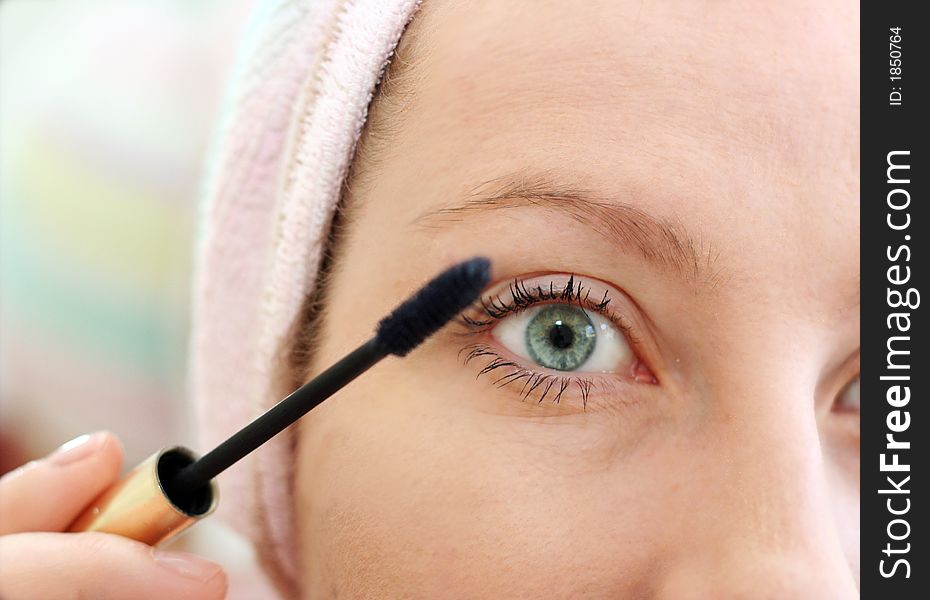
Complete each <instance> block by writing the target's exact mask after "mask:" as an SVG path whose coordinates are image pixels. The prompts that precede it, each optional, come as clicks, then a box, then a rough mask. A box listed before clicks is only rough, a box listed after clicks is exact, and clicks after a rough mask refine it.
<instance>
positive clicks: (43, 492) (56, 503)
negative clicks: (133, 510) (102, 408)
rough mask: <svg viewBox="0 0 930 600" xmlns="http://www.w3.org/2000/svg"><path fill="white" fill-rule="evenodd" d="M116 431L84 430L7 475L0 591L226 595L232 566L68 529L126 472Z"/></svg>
mask: <svg viewBox="0 0 930 600" xmlns="http://www.w3.org/2000/svg"><path fill="white" fill-rule="evenodd" d="M122 462H123V451H122V447H121V446H120V443H119V440H118V439H117V438H116V436H114V435H113V434H111V433H106V432H100V433H96V434H93V435H90V436H82V437H80V438H77V439H76V440H73V441H72V442H69V443H68V444H65V445H64V446H62V447H61V448H59V449H58V450H57V451H56V452H54V453H53V454H51V455H50V456H48V457H46V458H44V459H41V460H37V461H33V462H30V463H28V464H26V465H23V466H22V467H20V468H18V469H16V470H15V471H13V472H11V473H8V474H6V475H5V476H3V478H0V598H4V599H5V600H18V599H20V598H22V599H24V600H26V599H28V600H32V599H34V598H43V599H48V600H55V599H59V598H61V599H76V598H114V599H115V598H127V599H134V600H135V599H138V600H145V599H147V598H152V599H158V600H163V599H164V598H178V599H191V600H193V599H196V600H221V599H222V598H224V597H225V595H226V574H225V573H224V572H223V570H222V568H221V567H220V566H219V565H216V564H214V563H211V562H207V561H205V560H203V559H201V558H198V557H196V556H194V555H191V554H186V553H181V552H165V551H160V550H156V549H154V548H152V547H151V546H148V545H146V544H143V543H141V542H137V541H135V540H130V539H128V538H124V537H121V536H118V535H112V534H108V533H95V532H84V533H61V532H63V531H64V530H65V529H66V528H67V527H68V526H69V525H70V524H71V522H72V521H74V520H75V519H76V518H77V517H78V515H80V514H81V512H82V511H83V510H84V508H85V507H86V506H87V505H89V504H90V503H91V502H92V501H93V500H94V499H95V498H96V497H97V495H98V494H100V493H101V492H102V491H104V490H105V489H107V488H108V487H109V486H110V485H112V484H113V483H114V482H115V481H116V480H117V478H118V476H119V471H120V466H121V464H122Z"/></svg>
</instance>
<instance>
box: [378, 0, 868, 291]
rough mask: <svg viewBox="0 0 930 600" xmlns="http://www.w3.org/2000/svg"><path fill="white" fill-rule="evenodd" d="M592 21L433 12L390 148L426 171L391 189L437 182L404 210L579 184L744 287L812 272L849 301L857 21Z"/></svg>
mask: <svg viewBox="0 0 930 600" xmlns="http://www.w3.org/2000/svg"><path fill="white" fill-rule="evenodd" d="M811 5H813V6H811ZM583 6H584V9H579V8H578V7H579V4H577V3H571V2H564V1H542V0H533V1H512V2H497V1H493V0H484V1H449V2H445V1H441V0H440V1H435V0H434V1H431V0H426V1H425V2H424V7H423V12H422V14H421V15H419V16H418V17H417V18H416V19H414V22H413V25H412V27H411V30H410V31H409V32H408V34H407V35H409V36H413V37H414V38H415V39H416V48H415V50H414V54H415V56H413V57H412V58H413V60H414V64H413V65H412V69H411V73H412V75H411V78H412V81H413V82H414V85H412V86H411V89H412V90H413V93H412V95H411V97H410V99H409V102H408V105H407V106H406V110H405V111H404V113H403V115H402V117H401V118H402V119H403V126H402V127H399V128H397V130H396V131H397V132H398V138H399V139H398V140H396V141H397V143H396V144H394V145H393V148H394V152H395V153H396V154H397V155H401V154H402V155H403V162H405V163H407V164H417V165H418V167H417V168H416V169H412V170H408V171H409V172H407V173H406V174H404V173H401V174H397V175H396V176H397V177H400V178H401V179H399V180H397V183H398V187H399V188H402V189H407V190H409V189H416V188H419V189H423V188H424V180H425V179H430V180H431V183H429V184H427V185H428V186H432V189H431V190H430V191H431V192H433V193H431V194H427V195H428V197H429V198H431V199H432V200H430V199H424V198H423V197H419V198H417V197H416V196H410V200H409V203H410V204H411V206H410V207H409V208H410V212H409V213H408V214H407V216H411V217H412V216H414V214H415V212H421V211H422V210H423V209H424V208H428V207H423V206H413V205H415V204H422V202H423V201H426V202H436V203H437V204H442V199H443V198H448V197H449V195H452V194H459V193H461V192H463V191H465V190H467V189H469V188H471V187H472V186H473V185H474V184H475V183H479V182H482V181H487V180H488V179H491V178H493V177H496V176H500V175H502V174H504V173H506V172H513V171H522V170H525V169H526V168H528V167H531V168H533V169H538V170H546V169H558V170H560V172H565V171H570V172H571V173H572V174H573V176H574V177H576V178H577V179H578V180H579V182H580V183H583V184H584V185H586V186H588V187H591V188H593V189H596V190H598V191H599V192H602V193H603V194H604V195H606V196H612V197H616V198H622V199H624V201H627V202H630V201H631V199H633V201H632V202H633V203H634V204H635V205H636V206H637V208H641V209H643V210H647V211H648V212H650V213H652V214H655V215H657V216H658V217H660V218H665V219H668V220H671V221H681V222H682V223H683V224H684V225H686V226H687V227H688V228H689V229H692V230H697V231H698V233H699V235H700V236H701V237H702V238H703V239H707V240H709V241H710V242H711V243H712V244H713V245H714V246H715V247H716V248H718V249H719V250H720V251H721V253H722V254H721V256H722V257H723V258H726V259H729V261H730V263H731V266H733V267H734V270H735V272H740V270H741V269H742V270H743V271H744V272H747V273H750V272H752V271H754V270H758V269H767V270H768V272H770V273H772V272H781V273H784V274H785V275H786V276H787V275H788V274H789V273H790V274H791V276H794V277H796V276H798V275H802V274H806V275H816V277H817V278H818V279H819V280H824V279H826V280H828V281H830V282H831V284H832V285H834V286H837V285H839V286H841V287H842V289H843V290H846V292H847V294H846V295H847V296H848V295H850V294H851V293H852V292H853V290H852V289H851V286H850V281H851V280H852V278H853V272H854V271H857V270H858V226H859V224H858V146H859V144H858V98H859V91H858V46H857V44H858V12H857V9H856V6H855V5H854V4H850V5H849V6H848V7H846V6H845V3H843V4H841V3H834V2H832V1H831V2H818V3H810V2H802V1H799V2H779V3H766V2H680V1H677V0H676V1H670V2H625V1H616V0H609V1H598V0H592V1H589V2H585V3H584V4H583ZM404 177H406V179H403V178H404ZM443 185H445V186H446V187H442V186H443ZM393 208H394V209H395V210H398V209H399V210H401V211H403V208H404V207H398V206H397V205H394V207H393ZM747 247H751V248H752V249H754V251H750V252H747V251H746V248H747ZM793 250H795V251H793ZM824 255H828V256H827V257H826V258H827V260H825V256H824ZM766 263H771V264H766ZM830 265H832V271H830ZM772 268H774V269H775V271H772ZM825 269H827V272H824V270H825ZM810 271H816V273H811V272H810ZM812 292H813V290H812Z"/></svg>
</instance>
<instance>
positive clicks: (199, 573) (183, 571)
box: [152, 549, 222, 581]
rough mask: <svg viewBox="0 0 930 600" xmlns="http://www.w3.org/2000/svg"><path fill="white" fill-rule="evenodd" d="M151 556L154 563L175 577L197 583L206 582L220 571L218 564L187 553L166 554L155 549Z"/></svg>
mask: <svg viewBox="0 0 930 600" xmlns="http://www.w3.org/2000/svg"><path fill="white" fill-rule="evenodd" d="M152 555H153V556H155V562H157V563H158V564H159V565H161V566H162V567H164V568H166V569H168V570H169V571H172V572H173V573H175V574H177V575H181V576H182V577H187V578H188V579H196V580H197V581H206V580H208V579H210V578H211V577H213V576H214V575H216V574H217V573H219V572H220V571H221V570H222V569H221V568H220V566H219V565H218V564H216V563H213V562H210V561H208V560H204V559H202V558H200V557H199V556H197V555H195V554H188V553H187V552H167V551H165V550H157V549H156V550H154V551H153V552H152Z"/></svg>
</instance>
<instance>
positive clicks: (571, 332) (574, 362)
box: [526, 304, 597, 371]
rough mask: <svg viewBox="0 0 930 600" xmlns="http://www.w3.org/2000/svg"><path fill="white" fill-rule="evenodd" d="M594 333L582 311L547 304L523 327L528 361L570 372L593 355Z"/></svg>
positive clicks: (577, 308) (572, 307) (595, 336)
mask: <svg viewBox="0 0 930 600" xmlns="http://www.w3.org/2000/svg"><path fill="white" fill-rule="evenodd" d="M596 341H597V332H596V331H595V330H594V324H593V323H591V319H589V318H588V315H587V314H586V313H585V311H584V310H582V309H581V308H579V307H577V306H571V305H568V304H550V305H547V306H544V307H543V308H542V309H541V310H540V311H539V312H537V313H536V316H534V317H533V318H532V319H530V322H529V324H527V326H526V347H527V349H528V350H529V354H530V358H532V359H533V360H534V361H536V362H537V363H539V364H540V365H542V366H544V367H547V368H549V369H557V370H559V371H574V370H575V369H577V368H578V367H580V366H581V365H583V364H584V361H586V360H588V357H589V356H591V353H592V352H594V344H595V342H596Z"/></svg>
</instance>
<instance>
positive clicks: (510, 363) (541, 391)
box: [460, 274, 658, 409]
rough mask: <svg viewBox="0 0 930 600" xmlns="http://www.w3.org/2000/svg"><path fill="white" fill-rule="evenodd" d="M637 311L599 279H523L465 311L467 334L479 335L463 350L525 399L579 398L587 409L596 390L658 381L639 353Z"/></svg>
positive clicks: (468, 360)
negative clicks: (634, 314)
mask: <svg viewBox="0 0 930 600" xmlns="http://www.w3.org/2000/svg"><path fill="white" fill-rule="evenodd" d="M633 312H634V309H633V307H632V301H630V300H629V299H627V298H625V296H624V295H623V294H622V293H621V292H620V291H619V290H616V289H614V288H612V287H611V286H609V285H607V284H605V283H603V282H600V281H598V280H595V279H592V278H583V277H578V276H576V275H574V274H564V275H545V276H536V277H527V278H523V279H521V278H516V279H514V280H512V281H510V282H508V283H507V284H506V285H503V286H500V285H499V286H497V288H495V289H492V291H491V292H490V293H487V294H486V295H484V296H482V298H481V300H480V302H479V304H478V305H476V306H475V307H473V309H471V310H470V311H467V312H466V313H465V314H464V315H463V323H464V325H465V327H466V330H467V331H466V335H467V336H469V337H475V338H478V339H477V340H476V341H472V342H471V343H469V344H468V345H466V346H465V347H464V348H463V349H462V351H461V353H460V355H461V356H463V357H464V362H465V363H466V364H470V363H472V362H475V361H481V365H482V368H481V369H480V371H479V373H478V375H479V376H483V375H490V376H491V377H492V378H493V379H492V381H493V383H494V384H495V385H496V386H498V387H504V386H508V387H511V388H513V389H515V390H518V392H519V395H520V397H521V399H522V400H527V399H534V400H536V402H538V403H542V402H543V400H546V399H549V400H550V401H552V402H555V403H561V402H562V401H563V400H566V399H569V398H574V397H578V398H579V399H580V404H581V405H582V408H583V409H586V408H587V403H588V398H589V396H590V395H591V394H592V391H594V392H595V393H597V392H598V391H608V390H612V389H614V388H615V387H616V386H618V385H624V384H625V385H630V384H645V385H655V384H657V383H658V382H657V380H656V377H655V375H653V373H652V371H651V370H650V369H649V368H648V367H647V366H646V363H645V362H644V361H643V360H641V358H640V356H639V353H638V352H637V348H638V347H639V346H640V343H639V338H638V337H637V335H636V334H635V330H636V325H635V322H634V321H635V320H634V319H633V318H631V317H630V316H629V315H631V314H632V313H633Z"/></svg>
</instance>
